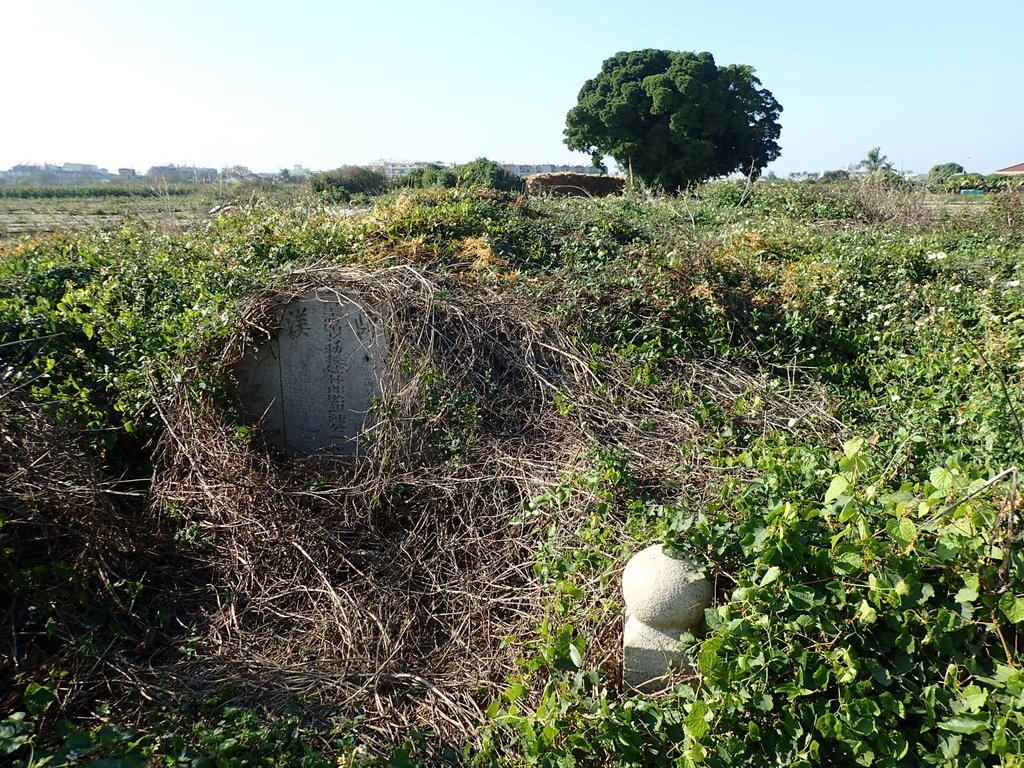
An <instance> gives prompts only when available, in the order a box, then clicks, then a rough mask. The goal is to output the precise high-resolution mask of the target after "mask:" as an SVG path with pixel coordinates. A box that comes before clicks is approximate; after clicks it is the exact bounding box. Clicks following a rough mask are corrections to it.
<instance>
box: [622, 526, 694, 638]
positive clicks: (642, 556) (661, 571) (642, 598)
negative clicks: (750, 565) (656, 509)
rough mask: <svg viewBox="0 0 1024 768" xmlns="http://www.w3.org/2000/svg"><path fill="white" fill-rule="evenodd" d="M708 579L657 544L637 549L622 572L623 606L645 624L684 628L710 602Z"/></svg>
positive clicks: (690, 627) (692, 625)
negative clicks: (624, 602) (624, 603)
mask: <svg viewBox="0 0 1024 768" xmlns="http://www.w3.org/2000/svg"><path fill="white" fill-rule="evenodd" d="M711 590H712V587H711V582H710V581H708V580H707V579H705V578H703V576H701V574H700V572H698V571H697V570H696V569H694V567H693V565H692V564H691V563H689V562H687V561H686V560H682V559H679V558H675V557H671V556H669V555H667V554H666V553H665V551H664V549H663V548H662V546H661V545H660V544H655V545H653V546H650V547H647V549H644V550H642V551H640V552H637V553H636V554H635V555H634V556H633V557H632V558H631V559H630V561H629V562H628V563H627V564H626V568H625V570H624V571H623V573H622V596H623V598H624V599H625V601H626V610H627V611H628V612H629V615H630V616H635V617H636V618H637V619H639V620H640V621H642V622H644V623H645V624H650V625H651V626H652V627H661V628H662V629H676V630H678V631H679V632H684V631H686V630H688V629H692V628H693V627H696V626H697V625H699V624H700V622H701V620H702V619H703V618H704V609H705V608H707V607H709V606H710V605H711Z"/></svg>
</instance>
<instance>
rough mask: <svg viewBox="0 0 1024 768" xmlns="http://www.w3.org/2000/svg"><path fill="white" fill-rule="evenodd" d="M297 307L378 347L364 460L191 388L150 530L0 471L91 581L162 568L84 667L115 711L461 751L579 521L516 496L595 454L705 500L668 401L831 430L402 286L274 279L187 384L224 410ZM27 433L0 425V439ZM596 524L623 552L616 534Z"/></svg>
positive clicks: (471, 291) (703, 470)
mask: <svg viewBox="0 0 1024 768" xmlns="http://www.w3.org/2000/svg"><path fill="white" fill-rule="evenodd" d="M314 290H319V295H321V296H324V295H328V294H326V293H324V292H325V291H327V292H330V291H334V292H336V295H337V296H338V300H339V301H341V300H343V299H342V297H343V296H352V295H355V296H358V297H359V299H360V301H361V302H362V303H363V304H364V305H365V306H367V307H372V308H373V310H372V313H373V315H374V317H373V319H374V320H375V322H377V323H378V324H379V326H380V329H381V331H382V333H383V334H384V336H385V338H386V341H387V349H388V360H389V363H388V364H389V366H390V369H389V371H388V372H387V374H386V375H385V376H384V377H383V381H384V390H383V392H382V395H381V399H380V403H379V407H378V415H377V419H376V421H375V422H374V424H373V426H372V427H371V434H370V435H369V436H370V437H372V442H373V448H372V450H371V451H370V452H369V453H368V454H367V455H366V456H363V457H360V458H359V459H357V460H336V461H324V460H323V459H321V458H302V457H294V456H293V457H288V456H284V455H281V454H278V453H276V452H275V451H273V450H272V449H270V448H269V447H268V445H267V444H266V442H265V441H263V440H262V439H261V438H260V434H259V432H258V431H256V432H248V431H246V430H240V429H239V426H240V424H241V423H242V422H241V417H240V414H239V413H238V412H237V410H236V409H235V407H234V406H233V405H232V404H231V403H230V402H228V401H227V400H226V399H225V398H224V396H223V394H220V395H218V394H214V393H211V392H210V391H209V390H200V389H198V388H196V387H194V386H192V384H193V383H194V382H193V381H190V380H189V379H188V378H186V380H185V381H183V382H182V383H181V385H180V387H179V388H178V389H177V391H175V392H174V393H171V395H170V396H169V397H168V398H166V399H165V400H163V404H162V406H161V417H162V420H163V424H164V431H163V435H162V437H161V439H160V442H159V445H158V446H156V449H155V469H154V476H153V485H152V489H151V491H150V492H149V495H148V498H147V500H146V507H145V512H143V511H141V505H139V504H138V503H137V502H138V500H137V499H132V501H133V503H134V511H132V512H131V514H130V515H127V516H126V513H123V512H118V511H117V510H115V509H113V508H112V507H110V505H109V504H107V503H106V502H104V501H103V499H104V498H105V497H104V494H103V489H102V488H100V487H98V486H97V481H95V480H90V481H89V483H90V484H89V485H88V489H89V490H88V494H87V498H86V499H85V500H83V502H82V503H78V501H77V500H76V499H77V497H75V496H74V494H71V495H66V494H65V495H63V496H61V494H62V491H61V486H60V483H61V482H62V481H61V480H60V479H59V478H60V477H65V476H71V475H75V474H76V473H77V474H78V475H82V476H83V477H85V476H89V472H88V470H87V468H82V469H81V471H79V470H75V469H74V468H75V467H77V466H78V464H76V460H74V457H69V456H66V455H64V454H62V453H52V454H47V456H48V458H47V461H51V462H52V463H53V466H52V469H53V474H52V475H51V476H50V477H49V479H48V480H46V481H45V482H35V483H34V484H33V482H30V481H28V480H18V481H17V482H14V483H13V484H12V478H14V477H15V476H16V475H17V473H18V472H19V471H20V469H19V467H20V466H21V462H22V460H21V459H20V458H18V455H19V452H20V451H21V449H20V448H19V449H18V451H14V452H12V451H6V452H5V453H4V457H5V462H6V463H5V464H3V470H4V472H5V473H6V474H5V479H6V483H5V487H8V488H21V489H22V490H21V491H19V492H18V493H21V495H20V496H18V495H15V496H11V495H10V494H8V495H7V496H5V497H4V498H5V514H7V515H9V516H11V518H12V519H14V518H19V516H20V518H21V519H20V522H21V523H24V524H25V525H29V524H30V525H31V526H34V528H33V529H32V530H33V531H35V532H34V533H33V534H32V536H33V537H35V539H36V540H43V539H45V538H47V537H49V536H50V533H51V532H52V531H53V530H55V527H56V526H60V525H63V524H64V523H62V522H58V521H57V520H56V517H55V516H53V515H51V516H50V517H47V516H46V515H47V514H48V513H45V512H42V511H41V509H42V508H41V507H40V506H39V505H37V504H35V503H30V502H31V499H30V498H29V496H31V494H32V493H34V491H33V489H38V492H39V494H41V497H40V498H43V499H48V498H51V497H56V496H60V497H61V498H62V500H63V502H64V504H65V505H66V507H67V508H75V509H76V510H77V511H76V513H75V514H77V515H80V516H82V517H83V519H86V520H87V522H84V523H82V524H81V526H79V527H78V529H77V533H76V535H79V536H81V535H85V536H86V538H88V539H89V540H90V541H91V543H90V544H89V547H91V549H88V550H83V552H82V554H81V557H83V558H92V559H93V560H95V561H97V562H103V561H104V559H105V558H107V557H108V554H109V551H120V550H118V547H122V549H123V546H122V545H123V544H124V542H126V541H127V542H134V544H133V545H132V546H131V547H129V548H128V549H127V550H125V555H126V557H128V558H129V559H130V558H132V557H134V558H136V563H135V566H134V568H135V569H136V570H138V569H140V568H141V569H143V570H145V569H146V568H151V569H163V570H161V571H160V573H161V574H162V575H161V577H160V583H161V584H162V585H163V590H164V596H165V597H167V598H169V599H171V602H173V610H172V611H171V612H170V616H171V617H172V618H171V619H169V620H168V622H167V625H166V626H165V627H164V628H162V629H159V630H154V635H153V636H140V637H139V638H138V644H137V645H131V644H130V645H131V649H130V652H127V651H125V650H124V647H125V646H124V644H123V643H121V644H119V645H117V644H115V645H114V646H112V649H111V650H110V652H109V653H106V654H100V656H101V657H102V659H103V661H102V664H101V665H99V666H98V667H97V668H96V669H92V670H91V671H88V672H90V674H92V676H93V677H102V678H103V679H104V680H105V681H106V683H105V684H106V685H107V686H108V687H110V686H114V687H115V688H116V687H118V686H120V691H121V693H122V694H123V695H127V692H129V691H132V692H135V693H137V692H141V693H142V697H143V699H148V700H152V701H156V702H163V703H167V702H168V701H173V700H175V699H177V698H178V697H180V696H182V695H184V694H188V693H196V692H199V693H202V692H205V691H212V690H217V691H229V692H231V695H233V696H235V697H236V698H238V699H241V700H245V701H248V702H250V703H258V704H259V705H261V706H264V707H268V708H271V709H272V708H274V707H276V706H282V705H283V704H284V703H285V702H290V701H295V700H297V699H298V700H300V701H302V702H303V703H304V704H305V705H307V706H310V707H314V708H317V707H318V708H320V709H321V710H322V711H324V712H331V713H333V715H334V716H336V717H338V718H340V719H342V720H344V721H345V722H348V723H349V724H350V727H351V728H352V729H353V730H356V731H357V732H358V734H359V738H360V740H361V741H362V742H364V743H366V744H367V745H370V746H371V747H372V746H373V745H375V744H376V745H381V746H383V745H385V744H391V743H393V742H394V740H395V739H396V737H397V736H398V735H400V734H408V733H411V732H413V731H420V732H427V733H432V734H435V735H436V742H437V744H462V743H466V742H470V741H472V740H473V739H474V738H475V734H476V732H477V730H478V726H479V724H480V722H481V721H482V720H483V719H484V713H483V709H485V708H486V706H487V701H488V699H489V695H490V694H492V693H493V692H494V691H495V690H496V689H497V688H498V687H499V686H501V685H502V684H503V683H504V682H505V681H506V679H507V677H508V675H509V673H510V672H512V671H513V669H514V668H515V664H516V658H517V656H518V655H520V654H521V653H522V645H521V642H522V640H523V639H524V638H529V637H530V636H531V635H532V633H533V632H534V631H535V627H536V623H537V622H538V620H539V619H540V618H541V617H542V616H543V615H544V612H545V607H544V605H545V587H544V585H543V584H542V583H541V581H540V580H539V579H538V578H537V576H536V574H535V564H536V557H537V551H538V548H539V547H540V545H541V544H542V543H544V544H545V546H546V547H548V548H551V547H553V548H555V549H558V548H572V547H576V546H578V545H579V542H578V540H577V539H576V538H575V535H574V532H575V531H576V530H577V529H578V528H579V527H580V526H581V525H583V523H584V521H585V520H587V519H588V518H589V516H590V515H591V511H592V502H593V498H592V497H591V496H590V495H589V494H588V492H587V491H586V489H585V488H580V489H579V492H577V493H573V494H572V495H571V497H570V498H569V499H568V500H567V501H566V502H565V503H563V504H562V505H560V507H559V508H558V510H557V517H552V516H551V515H548V516H543V515H541V516H536V517H534V518H528V519H524V518H523V516H522V512H523V510H524V507H526V505H527V504H528V503H529V501H530V499H531V498H534V497H535V496H537V495H538V494H541V493H543V492H544V491H546V490H548V489H550V488H551V487H552V486H554V485H557V484H558V483H560V482H564V481H565V480H566V478H567V477H571V476H572V474H573V472H574V471H576V470H577V469H579V468H580V467H584V466H586V464H587V462H588V461H590V460H591V457H592V455H593V451H594V449H595V447H601V448H603V449H607V450H613V451H615V452H616V453H617V455H619V456H621V457H622V458H623V461H625V462H626V464H627V465H628V467H629V471H630V474H631V476H632V477H633V478H634V479H635V482H637V483H638V484H641V485H643V486H644V487H646V488H647V489H648V490H649V493H650V495H651V496H653V497H662V498H670V497H672V498H678V497H679V496H680V495H682V496H686V497H687V498H688V499H689V500H690V502H691V503H692V504H694V505H699V504H700V501H701V498H702V495H703V494H706V493H708V492H709V491H710V489H711V488H713V487H714V486H715V485H716V484H717V483H718V482H719V481H720V479H721V476H720V472H721V470H717V469H714V468H712V467H711V466H710V465H709V464H707V462H706V460H705V459H702V458H700V454H699V453H692V452H691V453H686V452H682V451H680V447H681V446H683V445H687V444H690V445H692V444H695V443H696V444H699V443H701V442H702V441H703V440H704V438H705V437H706V435H705V434H704V433H703V430H704V429H706V428H705V427H702V426H701V425H700V424H698V422H697V421H696V420H695V419H694V418H693V416H692V415H691V413H689V412H688V411H687V410H686V409H685V408H683V407H681V406H680V405H679V404H678V397H679V392H680V391H683V390H686V391H689V392H693V393H697V394H699V395H700V396H702V397H705V398H710V399H711V400H713V401H714V402H716V403H718V404H720V405H721V407H722V408H723V409H724V410H725V411H726V412H730V413H731V412H734V411H735V410H736V408H735V406H736V404H737V402H738V401H739V400H740V399H741V398H747V399H748V400H750V399H752V398H754V397H755V396H756V397H757V398H758V399H759V401H760V403H761V405H760V407H759V408H757V409H755V410H752V411H750V412H748V413H747V414H746V415H745V416H743V417H742V418H743V419H744V420H745V421H746V424H747V427H748V428H749V429H751V430H752V431H767V430H776V429H802V430H812V431H818V432H820V433H822V434H828V433H832V434H834V433H835V431H837V427H836V425H835V423H834V422H832V421H831V420H830V419H829V418H828V417H827V416H826V415H825V410H824V407H823V403H822V401H821V398H820V397H818V396H811V395H809V394H807V393H803V394H802V395H799V396H794V395H792V394H790V396H785V395H783V394H780V393H779V392H777V391H776V390H774V389H772V388H769V387H768V386H767V385H766V381H765V380H764V379H763V378H762V377H760V376H759V375H758V374H756V373H750V372H746V371H743V370H741V369H739V368H737V367H735V366H732V365H727V364H725V363H722V362H720V361H712V360H705V361H691V362H688V363H685V364H680V369H679V370H678V371H677V372H676V375H675V376H673V377H670V378H671V380H669V379H668V378H667V379H666V380H665V382H664V383H662V384H652V385H645V386H642V387H639V386H634V385H633V384H632V383H631V379H630V376H631V369H630V368H629V366H626V365H624V364H622V363H617V362H615V361H614V360H610V359H603V360H597V359H594V358H593V356H592V355H591V354H590V352H589V351H587V350H585V349H583V348H582V347H581V346H580V345H579V344H577V343H575V342H574V341H573V340H572V339H571V338H569V337H568V336H567V335H566V334H565V333H563V332H561V331H559V330H558V329H556V328H551V327H546V326H544V325H542V324H541V323H539V322H538V321H536V320H535V319H534V318H536V317H538V316H540V315H541V313H540V312H539V311H538V308H537V307H535V306H532V305H531V304H530V303H529V301H528V300H527V299H524V298H522V297H520V296H517V295H516V294H514V293H513V292H511V291H509V290H508V289H507V288H505V287H502V286H501V285H500V283H495V282H488V281H486V280H477V279H472V278H466V277H460V276H457V275H447V276H439V275H428V274H425V273H422V272H419V271H416V270H414V269H412V268H410V267H395V268H387V269H376V270H357V269H339V268H337V267H334V266H324V267H310V268H307V269H304V270H302V271H299V272H295V273H292V274H290V275H289V276H288V277H287V279H286V280H284V281H282V282H280V283H279V284H277V285H275V286H272V287H270V288H268V289H267V290H266V291H264V292H263V293H262V294H261V295H258V296H255V297H254V298H253V299H252V301H251V302H250V303H249V305H248V307H247V308H246V309H245V311H244V312H243V313H242V315H241V317H240V321H239V327H238V332H237V333H236V334H235V336H234V338H232V339H231V341H230V342H229V343H228V344H227V345H226V347H225V346H222V347H219V348H217V349H211V350H209V352H208V356H207V359H201V360H195V361H194V367H195V370H196V371H197V376H196V378H198V371H199V370H207V369H208V367H209V366H211V365H212V366H216V367H217V368H218V369H219V370H220V371H221V372H223V374H224V376H225V381H226V382H228V388H227V390H225V391H230V375H231V370H232V366H233V365H234V364H235V363H236V362H237V361H238V360H239V359H240V358H241V357H242V355H243V353H244V351H245V350H246V349H247V348H248V347H250V346H252V345H254V344H260V343H263V342H265V341H266V340H267V339H268V338H269V337H270V335H271V334H273V333H274V332H275V329H276V326H277V324H278V323H279V322H280V318H281V315H282V312H283V310H284V308H285V307H286V306H287V304H288V302H289V301H291V300H292V299H294V298H296V297H298V296H303V295H307V294H309V293H310V292H311V291H314ZM9 407H10V405H9V404H8V408H9ZM794 425H799V426H796V427H794ZM23 433H24V425H19V424H17V423H14V422H11V421H5V422H4V423H3V432H2V433H0V438H3V439H0V443H3V442H4V440H6V441H7V442H8V443H10V442H11V440H12V439H21V438H20V437H17V436H18V435H21V434H23ZM43 440H44V442H46V443H47V444H49V443H51V442H53V441H59V440H60V438H58V437H57V436H48V437H45V438H44V439H43ZM65 444H68V445H70V443H65ZM5 450H6V449H5ZM40 452H44V453H45V451H44V448H43V447H42V446H39V447H37V449H36V452H35V454H33V455H36V454H40ZM68 473H70V474H68ZM26 494H28V495H26ZM98 521H104V522H102V526H104V528H103V530H104V531H107V530H108V529H109V531H117V532H118V535H116V536H115V537H114V540H111V539H110V538H109V537H108V536H107V534H106V533H103V534H97V535H94V534H93V533H92V531H93V529H94V528H92V527H90V526H93V527H94V526H96V525H100V523H99V522H98ZM552 524H554V525H552ZM608 525H609V526H610V527H611V528H612V529H614V530H613V537H614V538H617V539H618V540H619V541H621V542H622V544H623V546H624V547H625V546H628V543H629V542H628V536H627V534H626V532H625V530H624V527H623V526H622V520H621V519H611V520H609V521H608ZM26 530H28V529H27V528H26ZM167 532H173V535H171V538H170V539H168V538H167V536H168V535H169V534H168V533H167ZM553 532H554V533H553ZM171 545H173V548H175V552H176V553H177V554H176V555H174V556H173V557H172V556H170V555H168V554H167V551H166V548H167V547H169V546H171ZM144 553H148V554H145V557H143V554H144ZM147 558H148V561H149V563H148V565H140V564H139V563H140V561H141V560H146V559H147ZM122 578H123V577H122ZM588 589H589V590H590V595H589V597H590V599H592V600H593V601H594V604H595V605H599V604H603V605H608V604H614V603H616V602H617V600H618V598H617V595H616V593H615V587H614V585H613V581H611V580H607V579H606V580H597V579H595V580H594V582H593V584H592V585H590V586H589V587H588ZM618 622H619V616H618V615H617V614H616V613H614V612H604V613H602V614H600V615H596V616H595V617H594V622H593V625H592V627H590V628H589V631H592V632H593V639H592V642H591V643H590V644H589V646H588V648H589V650H588V653H591V654H594V657H593V659H592V661H594V663H595V664H598V665H604V666H605V667H606V668H608V669H609V671H611V670H612V669H613V668H614V666H615V664H614V661H615V658H616V657H617V653H618V644H619V639H618V633H617V629H616V628H617V626H618ZM143 634H144V633H143ZM510 639H511V641H510ZM517 639H518V640H517ZM12 653H14V654H15V655H16V652H12ZM100 667H102V669H101V668H100ZM86 672H87V671H83V682H82V686H83V690H85V689H87V688H88V685H87V684H86V682H85V677H87V675H86ZM111 681H114V682H113V683H112V682H111ZM132 700H133V701H135V700H139V699H138V697H137V696H134V697H133V699H132Z"/></svg>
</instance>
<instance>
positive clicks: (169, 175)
mask: <svg viewBox="0 0 1024 768" xmlns="http://www.w3.org/2000/svg"><path fill="white" fill-rule="evenodd" d="M146 178H148V179H149V180H150V181H157V182H161V183H164V184H202V183H206V182H210V181H216V180H217V169H216V168H197V167H196V166H194V165H174V164H173V163H172V164H171V165H154V166H151V167H150V169H149V170H148V171H146Z"/></svg>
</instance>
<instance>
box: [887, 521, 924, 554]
mask: <svg viewBox="0 0 1024 768" xmlns="http://www.w3.org/2000/svg"><path fill="white" fill-rule="evenodd" d="M885 530H886V531H888V533H889V535H890V536H891V537H892V538H893V540H894V541H895V542H896V543H897V544H899V545H900V546H901V547H904V548H906V547H909V546H910V545H911V544H913V543H914V539H916V538H917V526H916V525H914V523H913V521H912V520H911V519H910V518H909V517H901V518H900V519H899V520H890V521H889V522H888V523H886V524H885Z"/></svg>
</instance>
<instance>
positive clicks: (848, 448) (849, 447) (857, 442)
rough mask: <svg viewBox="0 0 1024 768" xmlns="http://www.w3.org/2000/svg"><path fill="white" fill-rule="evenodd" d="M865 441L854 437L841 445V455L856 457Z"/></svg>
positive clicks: (862, 448)
mask: <svg viewBox="0 0 1024 768" xmlns="http://www.w3.org/2000/svg"><path fill="white" fill-rule="evenodd" d="M865 442H866V441H865V440H864V438H863V437H855V438H853V439H852V440H847V441H846V442H845V443H843V454H844V455H845V456H856V455H857V454H858V453H860V452H861V451H862V450H864V445H865Z"/></svg>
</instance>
